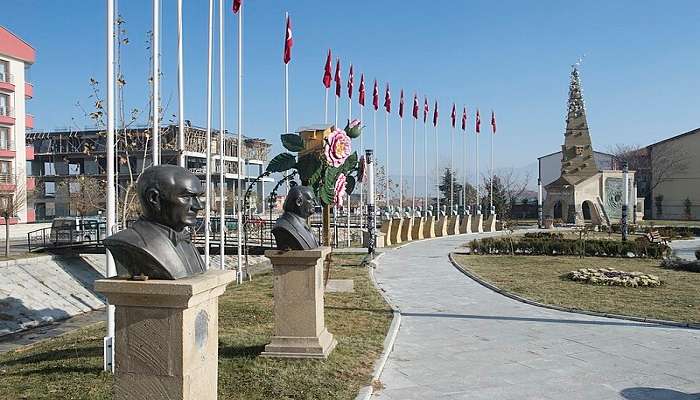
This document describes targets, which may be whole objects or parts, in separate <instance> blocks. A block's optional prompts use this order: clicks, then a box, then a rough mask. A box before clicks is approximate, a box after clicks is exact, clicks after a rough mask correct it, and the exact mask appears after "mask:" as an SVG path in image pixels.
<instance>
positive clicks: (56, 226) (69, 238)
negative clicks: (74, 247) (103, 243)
mask: <svg viewBox="0 0 700 400" xmlns="http://www.w3.org/2000/svg"><path fill="white" fill-rule="evenodd" d="M106 233H107V229H106V223H105V219H104V218H101V217H59V218H55V219H54V220H53V222H52V223H51V234H50V238H51V242H52V243H53V244H54V245H58V244H71V243H83V242H92V241H97V240H98V239H99V240H102V239H104V238H105V237H106V236H107V235H106Z"/></svg>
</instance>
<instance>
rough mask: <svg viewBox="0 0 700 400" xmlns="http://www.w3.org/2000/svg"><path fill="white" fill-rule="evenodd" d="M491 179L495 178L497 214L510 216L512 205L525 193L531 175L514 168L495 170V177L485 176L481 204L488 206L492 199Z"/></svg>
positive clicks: (494, 198)
mask: <svg viewBox="0 0 700 400" xmlns="http://www.w3.org/2000/svg"><path fill="white" fill-rule="evenodd" d="M491 179H493V205H494V207H495V208H496V215H500V216H501V218H503V219H509V218H510V211H511V206H512V205H513V204H514V203H515V201H516V200H517V199H518V198H519V197H520V196H522V194H523V193H525V191H526V189H527V184H528V182H529V180H530V175H529V174H525V175H519V174H517V173H516V172H515V171H514V170H513V169H512V168H509V169H504V170H500V171H498V173H495V172H494V176H493V177H489V176H483V177H482V180H483V183H482V185H483V188H484V191H483V192H482V193H484V194H483V197H482V198H481V204H482V205H483V206H488V205H489V203H490V201H491V187H492V185H491Z"/></svg>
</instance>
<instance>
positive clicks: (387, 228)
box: [379, 219, 394, 246]
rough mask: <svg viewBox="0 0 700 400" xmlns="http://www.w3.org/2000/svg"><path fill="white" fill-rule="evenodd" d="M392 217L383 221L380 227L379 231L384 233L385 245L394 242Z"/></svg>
mask: <svg viewBox="0 0 700 400" xmlns="http://www.w3.org/2000/svg"><path fill="white" fill-rule="evenodd" d="M392 221H393V220H391V219H387V220H385V221H384V222H382V225H381V226H380V227H379V232H380V233H381V234H383V235H384V246H391V245H392V244H394V242H392V241H391V235H390V233H391V225H392Z"/></svg>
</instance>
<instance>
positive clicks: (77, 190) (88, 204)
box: [58, 176, 107, 217]
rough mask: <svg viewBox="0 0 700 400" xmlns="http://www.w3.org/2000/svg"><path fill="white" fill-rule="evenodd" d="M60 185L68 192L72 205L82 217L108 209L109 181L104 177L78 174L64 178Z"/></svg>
mask: <svg viewBox="0 0 700 400" xmlns="http://www.w3.org/2000/svg"><path fill="white" fill-rule="evenodd" d="M58 186H59V188H60V189H61V190H63V191H66V192H67V193H68V198H69V199H70V203H71V207H73V208H74V209H75V210H76V211H77V212H78V215H80V216H81V217H82V216H85V215H90V214H94V213H95V212H96V211H104V210H105V209H106V199H107V182H106V181H105V180H104V179H100V178H95V177H91V176H78V177H74V178H70V179H67V180H64V181H63V182H61V183H60V184H59V185H58Z"/></svg>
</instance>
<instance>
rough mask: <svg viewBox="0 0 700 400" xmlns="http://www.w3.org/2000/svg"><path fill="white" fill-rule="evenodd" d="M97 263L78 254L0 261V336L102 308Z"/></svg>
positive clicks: (100, 275)
mask: <svg viewBox="0 0 700 400" xmlns="http://www.w3.org/2000/svg"><path fill="white" fill-rule="evenodd" d="M102 258H104V255H102ZM96 267H97V268H95V266H93V265H92V264H91V263H88V262H87V261H85V260H84V259H82V258H80V257H66V258H61V257H54V256H41V257H35V258H26V259H22V260H17V261H3V262H0V275H1V276H2V277H3V279H1V280H0V336H2V335H7V334H10V333H13V332H18V331H21V330H25V329H29V328H33V327H36V326H39V325H44V324H49V323H52V322H54V321H57V320H61V319H65V318H68V317H72V316H75V315H78V314H82V313H85V312H88V311H93V310H97V309H100V308H103V307H104V302H103V300H102V298H101V296H99V295H98V294H96V293H95V292H94V291H93V290H92V287H93V282H94V281H95V279H99V278H101V277H102V276H103V273H102V272H100V271H99V270H100V266H99V265H96Z"/></svg>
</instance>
